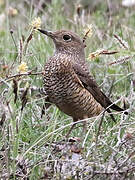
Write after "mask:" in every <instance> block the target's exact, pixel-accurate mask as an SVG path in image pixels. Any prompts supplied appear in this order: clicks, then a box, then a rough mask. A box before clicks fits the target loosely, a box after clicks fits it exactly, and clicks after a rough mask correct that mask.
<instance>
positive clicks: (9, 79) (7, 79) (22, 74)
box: [0, 70, 44, 84]
mask: <svg viewBox="0 0 135 180" xmlns="http://www.w3.org/2000/svg"><path fill="white" fill-rule="evenodd" d="M32 71H33V70H32ZM32 71H29V72H27V73H21V74H15V75H12V76H9V77H7V78H6V79H4V80H1V81H0V84H2V83H4V82H5V81H11V80H12V79H13V78H16V77H21V76H31V75H32V76H34V75H40V74H44V71H41V72H36V73H32Z"/></svg>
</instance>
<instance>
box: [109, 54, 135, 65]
mask: <svg viewBox="0 0 135 180" xmlns="http://www.w3.org/2000/svg"><path fill="white" fill-rule="evenodd" d="M133 57H134V56H126V57H123V58H121V59H118V60H116V61H113V62H111V63H109V64H108V65H113V64H121V63H125V62H127V61H128V60H129V59H130V58H133Z"/></svg>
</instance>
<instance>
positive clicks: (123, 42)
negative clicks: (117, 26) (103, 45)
mask: <svg viewBox="0 0 135 180" xmlns="http://www.w3.org/2000/svg"><path fill="white" fill-rule="evenodd" d="M114 37H115V38H116V39H117V40H118V42H119V43H120V44H121V45H122V47H123V48H124V49H129V48H128V44H127V42H125V41H124V40H122V39H121V37H119V36H118V35H116V34H114Z"/></svg>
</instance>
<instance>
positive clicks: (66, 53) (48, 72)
mask: <svg viewBox="0 0 135 180" xmlns="http://www.w3.org/2000/svg"><path fill="white" fill-rule="evenodd" d="M38 31H40V32H41V33H42V34H44V35H46V36H48V37H49V38H51V39H52V40H53V42H54V45H55V52H54V54H53V55H52V56H51V57H50V58H49V59H48V61H47V62H46V63H45V66H44V75H43V92H44V95H45V96H46V99H45V101H46V102H45V104H46V105H47V106H49V105H48V103H51V104H55V105H56V106H57V107H58V108H59V109H60V110H61V111H62V112H64V113H65V114H67V115H69V116H71V117H72V118H73V121H74V122H75V123H74V124H73V125H72V127H71V128H70V130H69V132H68V133H67V135H66V137H68V136H69V134H70V133H71V131H72V129H73V128H74V126H75V124H76V122H77V121H79V120H83V119H86V118H91V117H95V116H98V115H99V114H100V113H101V112H103V111H107V112H108V113H110V116H111V118H112V119H113V121H115V118H114V116H113V115H112V114H111V109H112V110H115V111H118V112H125V114H127V111H124V109H122V108H120V107H119V106H117V105H116V104H114V103H113V102H112V101H111V100H110V99H109V98H108V97H107V96H106V95H105V94H104V93H103V92H102V90H101V89H100V88H99V86H98V84H97V83H96V81H95V80H94V78H93V76H92V75H91V74H90V72H89V69H88V66H87V63H86V60H85V47H86V45H85V43H84V42H83V40H82V39H81V38H80V37H79V35H77V34H76V33H74V32H72V31H69V30H58V31H54V32H53V31H48V30H43V29H38ZM84 129H86V122H85V121H84V122H83V130H84Z"/></svg>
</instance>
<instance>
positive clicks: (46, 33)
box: [38, 29, 54, 38]
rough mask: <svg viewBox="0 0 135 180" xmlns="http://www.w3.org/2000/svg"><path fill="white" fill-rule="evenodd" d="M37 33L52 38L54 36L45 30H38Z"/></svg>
mask: <svg viewBox="0 0 135 180" xmlns="http://www.w3.org/2000/svg"><path fill="white" fill-rule="evenodd" d="M38 31H40V32H41V33H43V34H45V35H47V36H49V37H51V38H53V36H54V34H53V32H52V31H46V30H43V29H38Z"/></svg>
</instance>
